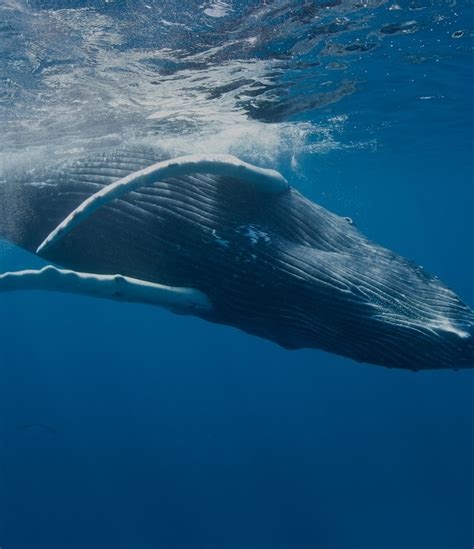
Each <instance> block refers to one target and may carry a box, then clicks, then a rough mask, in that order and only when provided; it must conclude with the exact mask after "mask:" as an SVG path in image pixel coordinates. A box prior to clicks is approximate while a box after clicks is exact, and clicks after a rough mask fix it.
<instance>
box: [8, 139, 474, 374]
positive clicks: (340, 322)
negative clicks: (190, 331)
mask: <svg viewBox="0 0 474 549" xmlns="http://www.w3.org/2000/svg"><path fill="white" fill-rule="evenodd" d="M164 159H165V157H164V155H163V154H162V153H161V152H160V151H157V150H154V149H146V150H145V149H137V150H132V149H130V150H119V151H116V152H114V153H110V154H103V155H98V156H94V157H88V158H85V159H81V160H78V161H75V162H71V163H69V164H63V165H59V166H57V167H56V168H51V167H50V168H48V169H47V170H45V171H44V172H41V171H36V172H35V173H34V174H25V175H24V176H22V177H17V178H16V180H13V179H10V180H8V181H7V183H6V184H4V185H3V187H1V186H0V193H3V195H2V198H3V197H4V198H5V199H6V200H4V201H2V202H1V204H2V206H0V209H1V210H2V211H1V212H0V214H1V217H0V236H2V238H6V239H8V240H10V241H12V242H15V243H16V244H18V245H20V246H22V247H24V248H25V249H28V250H30V251H33V252H35V251H36V249H37V248H38V246H39V245H40V243H41V242H42V241H43V240H44V239H45V238H46V237H47V236H48V235H49V234H50V233H51V232H52V231H53V230H54V229H55V227H56V226H57V225H58V224H60V223H61V221H63V220H64V218H66V217H67V215H68V214H69V213H70V212H71V211H73V210H74V209H75V208H77V207H78V206H79V205H80V204H81V203H82V202H83V201H84V200H86V199H88V198H89V197H90V196H91V195H93V194H94V193H96V192H97V191H98V190H100V189H103V188H104V187H105V186H106V185H109V184H111V183H113V182H114V181H117V180H119V179H120V178H123V177H125V176H127V175H129V174H131V173H134V172H137V171H139V170H142V169H143V168H146V167H147V166H150V165H152V164H154V163H156V162H159V161H161V160H164ZM0 185H1V184H0ZM12 213H13V215H12ZM43 257H44V258H45V259H46V260H48V261H50V262H53V263H55V264H57V265H60V266H62V267H65V268H66V269H73V270H74V271H78V272H79V273H85V274H86V275H90V276H98V277H99V279H100V276H103V277H105V278H103V279H102V280H104V281H109V282H110V280H111V277H113V276H115V275H119V276H120V277H129V278H130V279H133V280H138V281H141V282H143V283H144V284H145V285H146V284H149V285H150V286H149V287H150V288H154V286H153V285H162V286H166V287H172V288H175V287H177V288H187V289H191V290H194V291H196V292H198V293H196V295H197V296H205V299H208V301H209V304H212V306H210V307H208V308H199V307H198V308H195V309H194V310H192V311H190V312H191V313H192V314H196V315H198V316H201V317H202V318H205V319H207V320H210V321H212V322H218V323H223V324H228V325H232V326H236V327H238V328H240V329H241V330H244V331H245V332H248V333H251V334H254V335H257V336H260V337H264V338H266V339H270V340H272V341H274V342H276V343H278V344H280V345H282V346H283V347H285V348H288V349H298V348H304V347H309V348H318V349H323V350H326V351H329V352H332V353H336V354H340V355H344V356H346V357H350V358H352V359H354V360H357V361H360V362H369V363H375V364H379V365H383V366H388V367H398V368H408V369H413V370H418V369H429V368H464V367H473V366H474V345H473V335H474V332H473V325H474V315H473V312H472V311H471V310H470V309H469V308H468V307H467V306H466V305H464V304H463V303H462V302H461V301H460V300H459V298H458V297H457V296H456V295H455V294H454V293H453V292H452V291H451V290H449V289H448V288H447V287H446V286H444V285H443V284H442V283H441V282H440V281H439V280H438V279H437V278H435V277H434V276H432V275H430V274H428V273H426V272H425V271H424V270H423V269H421V268H419V267H417V266H416V265H414V264H412V263H410V262H408V261H407V260H405V259H404V258H402V257H400V256H398V255H397V254H395V253H393V252H391V251H389V250H387V249H385V248H383V247H381V246H379V245H378V244H375V243H373V242H371V241H369V240H368V239H366V238H365V237H364V236H363V235H362V234H361V233H360V232H359V231H358V230H357V229H356V228H355V227H354V226H353V225H352V224H351V223H350V221H348V220H347V218H343V217H339V216H337V215H335V214H333V213H331V212H328V211H327V210H325V209H324V208H322V207H320V206H318V205H317V204H314V203H312V202H311V201H309V200H307V199H306V198H304V197H303V196H302V195H301V194H300V193H299V192H297V191H296V190H294V189H290V190H286V191H284V192H279V193H273V194H269V193H266V192H260V191H259V189H256V188H253V187H251V186H246V185H242V184H241V182H239V180H237V179H233V178H232V177H221V176H215V175H207V174H200V175H186V176H182V177H177V178H170V179H167V180H165V181H163V182H160V183H159V184H156V185H155V186H153V187H150V188H142V189H135V190H134V191H133V192H131V193H129V194H125V195H123V196H121V197H120V198H119V199H118V200H114V201H113V202H110V203H108V204H106V205H105V206H104V207H102V208H101V209H99V210H98V211H96V212H95V213H94V214H93V215H92V216H91V217H90V218H88V219H87V220H85V221H84V222H83V223H82V224H80V225H79V226H77V227H76V228H75V229H73V230H72V231H71V232H70V233H69V234H67V235H65V236H64V238H62V239H60V240H59V241H58V242H56V243H55V244H54V245H53V246H51V247H50V248H49V249H47V250H46V251H45V252H44V255H43ZM51 274H52V273H51V272H49V280H52V279H55V280H56V281H58V280H59V282H58V283H57V284H59V286H61V285H62V289H61V291H68V289H67V287H66V288H65V286H64V284H63V282H64V280H63V279H61V278H58V277H57V276H56V274H55V275H54V276H53V277H51ZM54 277H56V278H54ZM46 278H47V277H45V278H44V280H46ZM70 278H71V277H70ZM99 279H97V280H99ZM2 280H3V286H2ZM6 280H7V279H6V278H5V277H4V278H3V279H0V290H2V289H6V288H7V286H8V284H10V289H12V288H11V284H12V279H11V278H10V279H9V282H8V284H7V282H6ZM15 280H16V279H15ZM32 280H34V281H35V282H34V284H36V288H38V284H39V286H41V284H42V282H41V279H38V278H37V277H36V276H33V278H32ZM13 283H14V281H13ZM53 286H54V285H53ZM42 287H43V288H44V289H58V288H57V287H56V288H55V287H52V286H51V284H50V285H49V287H48V284H45V285H43V286H42ZM142 289H143V288H142V287H140V290H142ZM101 290H104V291H105V288H101V287H99V290H98V293H97V294H96V295H98V296H100V293H101ZM85 293H87V292H85ZM105 293H106V292H105ZM102 297H104V295H102ZM150 299H151V298H150ZM150 299H146V298H144V299H142V301H143V302H146V303H150V302H151V301H150ZM156 304H160V303H156Z"/></svg>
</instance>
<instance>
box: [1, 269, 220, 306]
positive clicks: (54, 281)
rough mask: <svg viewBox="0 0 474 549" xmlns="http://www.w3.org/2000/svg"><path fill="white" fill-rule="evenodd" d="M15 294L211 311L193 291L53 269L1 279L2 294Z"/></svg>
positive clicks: (15, 274) (202, 297) (123, 277)
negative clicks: (75, 296)
mask: <svg viewBox="0 0 474 549" xmlns="http://www.w3.org/2000/svg"><path fill="white" fill-rule="evenodd" d="M14 290H49V291H55V292H66V293H75V294H83V295H88V296H92V297H100V298H105V299H113V300H116V301H128V302H134V303H146V304H149V305H156V306H159V307H164V308H166V309H169V310H171V311H173V312H175V313H180V314H193V313H198V312H204V311H209V310H211V309H212V304H211V302H210V301H209V298H208V297H207V296H206V295H205V294H204V293H203V292H201V291H199V290H196V289H194V288H182V287H176V286H165V285H162V284H156V283H153V282H147V281H144V280H139V279H137V278H131V277H128V276H122V275H98V274H91V273H80V272H76V271H69V270H65V269H57V268H56V267H53V266H52V265H48V266H47V267H44V268H43V269H39V270H25V271H17V272H11V273H4V274H2V275H0V292H7V291H14Z"/></svg>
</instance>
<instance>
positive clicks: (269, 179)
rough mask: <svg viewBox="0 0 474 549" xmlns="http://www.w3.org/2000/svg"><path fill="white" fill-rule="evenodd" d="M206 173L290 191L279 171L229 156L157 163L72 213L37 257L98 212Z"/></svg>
mask: <svg viewBox="0 0 474 549" xmlns="http://www.w3.org/2000/svg"><path fill="white" fill-rule="evenodd" d="M198 173H206V174H212V175H221V176H225V177H231V178H236V179H239V180H242V181H243V182H245V183H246V184H248V185H250V186H253V187H255V188H256V189H257V190H258V191H260V192H262V193H269V194H278V193H282V192H284V191H286V190H288V188H289V186H288V182H287V181H286V179H285V178H284V177H283V176H282V175H281V174H280V173H279V172H277V171H276V170H271V169H267V168H259V167H257V166H253V165H252V164H248V163H247V162H243V161H242V160H239V159H238V158H236V157H235V156H232V155H228V154H216V155H200V154H196V155H189V156H180V157H178V158H173V159H171V160H165V161H163V162H157V163H156V164H153V165H151V166H148V167H147V168H144V169H142V170H139V171H137V172H134V173H131V174H129V175H127V176H126V177H123V178H122V179H119V180H118V181H115V182H114V183H112V184H110V185H107V186H106V187H104V188H103V189H101V190H100V191H98V192H97V193H95V194H93V195H92V196H90V197H89V198H87V199H86V200H84V202H82V203H81V204H80V205H79V206H78V207H77V208H76V209H75V210H74V211H72V212H71V213H70V214H69V215H68V216H67V217H66V218H65V219H64V220H63V221H62V222H61V223H60V224H59V225H58V226H57V227H56V228H55V229H54V230H53V231H52V232H51V233H50V234H49V235H48V236H47V237H46V238H45V240H43V242H42V243H41V244H40V246H39V247H38V249H37V250H36V253H38V254H40V253H41V252H44V251H46V249H47V248H49V247H50V246H52V245H53V244H54V243H55V242H57V241H58V240H60V239H61V238H62V237H63V236H65V235H66V234H67V233H69V232H70V231H71V230H72V229H73V228H74V227H76V226H77V225H79V224H80V223H81V222H82V221H84V220H85V219H87V218H88V217H89V216H90V215H91V214H92V213H93V212H95V211H96V210H97V209H99V208H101V207H102V206H105V205H106V204H108V203H110V202H111V201H112V200H115V199H117V198H119V197H121V196H122V195H124V194H127V193H129V192H132V191H135V190H137V189H140V188H142V187H150V186H152V185H154V184H155V183H157V182H158V181H163V180H164V179H168V178H171V177H181V176H183V175H190V174H198Z"/></svg>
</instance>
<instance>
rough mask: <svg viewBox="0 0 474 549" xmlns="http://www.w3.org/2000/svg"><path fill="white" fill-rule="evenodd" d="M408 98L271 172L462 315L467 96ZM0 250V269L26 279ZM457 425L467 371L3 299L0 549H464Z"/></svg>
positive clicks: (67, 301) (124, 310)
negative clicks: (409, 265) (441, 286)
mask: <svg viewBox="0 0 474 549" xmlns="http://www.w3.org/2000/svg"><path fill="white" fill-rule="evenodd" d="M413 70H418V69H413ZM400 88H403V85H402V84H400ZM365 91H367V89H366V90H365ZM425 91H426V90H425V89H424V88H423V87H420V90H419V93H411V92H409V91H407V92H406V94H407V96H406V97H404V98H402V100H401V103H403V104H404V105H405V106H407V105H408V107H407V108H406V109H402V110H400V111H398V110H397V109H399V107H400V105H399V104H398V103H397V102H396V101H395V100H394V99H393V96H391V97H392V98H391V97H390V96H389V97H388V98H387V102H388V103H387V111H390V112H389V113H388V112H386V113H385V114H384V115H383V114H382V110H381V109H380V110H377V109H376V108H374V103H373V102H372V101H370V100H369V97H367V96H366V95H365V96H364V93H363V92H364V90H362V93H360V94H359V95H357V96H356V95H355V96H353V97H349V98H346V99H345V100H344V101H346V103H344V102H343V103H341V104H342V105H343V106H344V108H346V109H347V110H348V111H350V110H351V107H352V110H353V111H354V113H356V114H355V115H354V117H353V118H352V119H351V120H354V127H353V130H352V131H353V135H351V134H350V132H348V133H347V134H346V135H345V136H343V137H341V139H342V140H343V141H342V143H343V144H344V140H345V143H346V144H347V145H349V144H350V143H351V142H352V141H353V140H355V138H356V136H357V135H358V132H359V127H360V126H362V125H363V126H364V127H365V128H367V127H372V128H378V130H377V134H376V135H375V136H369V137H367V136H365V137H367V139H369V138H370V137H376V140H377V143H378V145H377V148H376V150H374V149H372V148H370V147H368V148H363V149H357V148H356V149H344V148H342V149H340V150H335V151H332V152H330V153H327V154H322V155H312V156H307V157H304V158H303V160H302V161H301V163H300V165H299V172H300V173H302V174H304V175H305V177H303V178H298V177H297V176H296V175H295V174H290V173H287V174H285V175H288V177H289V178H290V179H291V183H292V184H293V185H295V186H297V187H298V188H299V189H300V190H302V191H303V192H304V193H305V194H306V195H307V196H309V197H310V198H312V199H313V200H315V201H316V202H318V203H320V204H322V205H323V206H325V207H327V208H328V209H330V210H332V211H335V212H337V213H339V214H341V215H347V216H350V217H352V218H353V219H354V222H355V223H356V224H357V225H358V227H359V228H360V229H361V230H362V231H363V232H364V233H366V234H367V235H368V236H369V237H371V238H372V239H374V240H376V241H377V242H379V243H381V244H383V245H386V246H387V247H389V248H391V249H393V250H395V251H396V252H398V253H401V254H402V255H404V256H406V257H408V258H411V259H413V260H415V261H416V262H417V263H419V264H421V265H423V266H424V267H425V268H426V269H427V270H429V271H430V272H432V273H435V274H437V275H439V277H440V278H441V280H443V281H444V282H446V283H447V284H448V285H449V286H450V287H452V288H453V289H454V290H455V291H456V293H458V295H459V296H460V297H461V298H462V299H463V300H464V301H465V302H466V303H468V304H469V305H471V307H472V306H474V287H473V284H472V280H474V259H473V249H474V248H473V246H474V220H473V215H472V212H473V210H474V187H473V173H472V159H471V154H472V146H471V143H470V139H471V133H472V127H471V121H472V120H471V119H470V118H469V112H470V110H469V104H468V98H467V97H464V98H463V97H461V98H457V99H459V101H457V102H456V101H454V99H456V98H453V105H455V107H453V108H452V109H451V108H447V109H446V108H445V109H444V110H443V108H442V107H441V106H440V105H439V103H438V102H437V101H436V100H433V101H430V100H426V101H415V99H413V98H414V97H415V96H416V97H420V96H424V94H425ZM380 101H381V100H380ZM410 101H413V103H412V104H411V103H410ZM335 112H337V109H335ZM357 113H364V114H359V115H357ZM318 116H320V115H319V113H316V114H314V118H315V121H317V119H318ZM358 117H359V118H358ZM382 120H383V122H388V123H387V124H386V125H383V124H382ZM453 120H454V122H453ZM351 123H352V122H351ZM358 124H359V125H360V126H358ZM0 246H1V247H0V254H1V255H0V265H1V271H4V270H7V269H13V268H24V267H25V266H36V265H39V264H40V262H39V261H38V260H37V259H35V258H33V257H32V256H30V255H28V254H26V253H24V252H20V251H18V250H13V249H12V248H9V247H7V245H6V244H4V243H1V244H0ZM473 410H474V371H469V370H465V371H459V372H454V371H437V372H430V371H425V372H419V373H412V372H407V371H400V370H388V369H384V368H380V367H377V366H369V365H365V364H357V363H354V362H351V361H350V360H346V359H343V358H340V357H336V356H332V355H328V354H325V353H322V352H317V351H310V350H308V351H306V350H305V351H295V352H289V351H285V350H283V349H280V348H279V347H277V346H276V345H273V344H271V343H269V342H267V341H264V340H260V339H257V338H253V337H251V336H248V335H246V334H243V333H240V332H238V331H236V330H234V329H231V328H228V327H224V326H218V325H211V324H206V323H205V322H203V321H200V320H198V319H195V318H188V317H178V316H174V315H171V314H170V313H167V312H164V311H161V310H159V309H153V308H149V307H145V306H138V305H121V304H115V303H108V302H102V301H97V300H90V299H87V298H83V297H75V296H68V295H54V294H43V293H25V294H20V293H15V294H11V295H1V297H0V546H1V547H2V549H65V548H67V549H82V548H84V547H87V548H88V549H99V548H100V549H102V548H109V547H110V548H117V549H142V548H143V549H151V548H160V549H222V548H224V549H465V548H469V547H472V546H473V544H474V531H473V524H474V520H473V518H474V465H473V464H474V412H473Z"/></svg>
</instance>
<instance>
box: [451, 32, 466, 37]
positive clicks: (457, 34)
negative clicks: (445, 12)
mask: <svg viewBox="0 0 474 549" xmlns="http://www.w3.org/2000/svg"><path fill="white" fill-rule="evenodd" d="M451 36H452V37H453V38H462V37H463V36H464V31H463V30H457V31H454V32H453V34H452V35H451Z"/></svg>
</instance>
